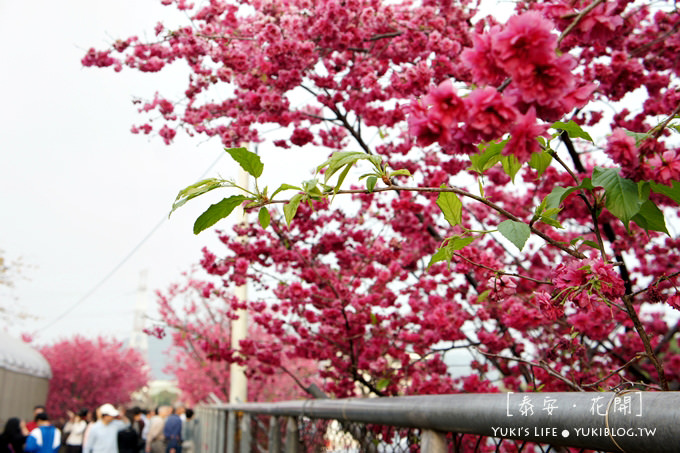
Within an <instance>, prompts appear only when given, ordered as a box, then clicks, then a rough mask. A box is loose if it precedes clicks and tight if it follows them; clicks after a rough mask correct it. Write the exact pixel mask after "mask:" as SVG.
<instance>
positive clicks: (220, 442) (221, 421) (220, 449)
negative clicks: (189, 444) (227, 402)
mask: <svg viewBox="0 0 680 453" xmlns="http://www.w3.org/2000/svg"><path fill="white" fill-rule="evenodd" d="M225 424H226V419H225V415H224V411H223V410H220V409H218V410H217V423H216V425H217V426H215V431H216V434H217V436H216V438H217V453H224V448H225V445H224V444H225V441H226V439H225V435H224V427H225Z"/></svg>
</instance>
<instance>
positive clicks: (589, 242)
mask: <svg viewBox="0 0 680 453" xmlns="http://www.w3.org/2000/svg"><path fill="white" fill-rule="evenodd" d="M583 244H584V245H587V246H588V247H592V248H594V249H595V250H600V246H599V244H598V243H597V242H595V241H591V240H586V241H583Z"/></svg>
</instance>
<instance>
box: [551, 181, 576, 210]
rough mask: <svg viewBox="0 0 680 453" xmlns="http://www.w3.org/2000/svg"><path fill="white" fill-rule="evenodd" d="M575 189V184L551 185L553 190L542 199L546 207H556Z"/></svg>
mask: <svg viewBox="0 0 680 453" xmlns="http://www.w3.org/2000/svg"><path fill="white" fill-rule="evenodd" d="M576 190H578V187H576V186H571V187H559V186H558V187H553V190H552V191H551V192H550V193H549V194H548V195H546V197H545V199H544V200H543V201H545V207H546V209H558V208H559V207H560V205H561V204H562V202H563V201H564V200H565V199H566V198H567V197H568V196H569V195H571V194H572V193H573V192H574V191H576Z"/></svg>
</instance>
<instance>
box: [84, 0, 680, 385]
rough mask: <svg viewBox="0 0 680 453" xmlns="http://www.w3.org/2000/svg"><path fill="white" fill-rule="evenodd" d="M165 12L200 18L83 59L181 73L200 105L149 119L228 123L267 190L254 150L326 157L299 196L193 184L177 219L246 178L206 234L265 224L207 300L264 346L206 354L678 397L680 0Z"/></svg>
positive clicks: (212, 270) (157, 124) (274, 4)
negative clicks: (244, 297) (466, 362)
mask: <svg viewBox="0 0 680 453" xmlns="http://www.w3.org/2000/svg"><path fill="white" fill-rule="evenodd" d="M163 3H164V4H166V5H168V6H172V7H175V8H178V9H179V10H182V11H185V12H186V13H187V14H188V15H189V17H190V18H191V22H190V23H187V25H186V26H184V27H180V28H176V29H171V30H168V29H166V28H165V26H164V25H163V24H162V23H159V24H158V25H157V26H156V28H155V32H156V36H157V39H156V41H154V42H142V41H141V40H139V39H138V38H137V37H130V38H127V39H121V40H118V41H116V42H115V43H113V44H112V47H111V49H107V50H95V49H90V50H89V51H88V52H87V55H86V56H85V57H84V59H83V64H84V65H86V66H98V67H113V69H114V70H116V71H120V70H122V69H123V67H127V68H130V69H133V70H139V71H143V72H157V71H161V70H163V69H164V68H165V67H167V66H168V65H171V64H179V62H180V61H183V62H184V64H185V65H186V67H187V68H188V69H187V70H188V73H189V74H188V82H187V87H186V90H185V92H184V97H183V98H181V99H167V98H165V97H164V96H163V95H162V94H161V93H157V94H156V96H155V97H154V98H153V99H151V100H149V101H137V102H138V105H139V109H140V112H141V113H142V114H144V115H145V117H146V118H148V120H147V121H145V122H143V123H142V124H140V125H136V126H134V127H133V128H132V131H133V132H134V133H143V134H151V133H152V132H153V133H156V134H158V135H159V136H160V137H161V138H162V139H163V140H164V141H165V142H166V143H170V142H171V141H172V140H173V138H174V137H175V135H176V133H177V132H178V131H183V132H185V133H188V134H189V135H196V134H198V135H204V136H208V137H219V139H220V141H221V142H222V144H223V145H224V146H226V147H227V148H228V149H227V152H229V154H230V155H231V157H233V158H234V160H235V161H236V162H238V164H239V165H241V167H243V169H244V170H245V171H247V172H248V173H250V174H251V175H252V176H254V177H255V178H259V177H260V176H261V174H262V168H263V165H266V164H267V162H262V161H261V160H260V158H259V156H257V155H255V154H254V153H252V152H250V151H249V150H246V149H245V148H242V147H241V146H242V144H245V143H253V142H260V143H261V146H267V147H271V148H274V147H275V148H277V149H279V150H280V152H282V153H285V152H286V150H287V149H289V148H293V147H313V148H314V149H316V150H318V153H319V159H318V161H316V162H314V164H315V165H318V171H317V174H316V175H312V176H311V178H312V179H310V180H309V181H305V182H303V183H301V184H300V183H297V182H295V181H291V183H290V184H284V185H282V186H281V187H279V188H278V189H276V190H273V191H271V192H270V191H269V190H268V189H267V188H266V187H263V186H264V184H265V183H266V181H265V182H263V181H259V179H258V180H257V183H256V185H255V187H254V188H253V187H239V186H238V185H237V184H236V183H235V182H233V181H226V180H222V179H219V178H211V179H207V180H204V181H200V182H198V183H196V184H194V185H192V186H189V187H187V188H186V189H185V190H183V191H181V192H180V194H179V196H178V199H177V200H176V202H175V205H174V207H173V209H176V208H178V207H180V206H181V205H183V204H184V203H186V202H187V201H189V200H191V199H193V198H196V197H197V196H199V195H201V194H203V193H205V192H208V191H212V190H217V189H225V190H231V191H232V192H235V194H233V195H231V196H229V197H227V198H225V199H224V200H223V201H222V202H220V203H217V204H215V205H213V206H211V207H209V208H208V210H206V212H205V213H204V214H203V215H201V216H200V217H199V218H198V219H197V221H196V224H195V226H194V232H196V233H198V232H200V231H203V230H205V229H208V228H210V227H212V226H213V225H215V224H216V223H217V222H218V221H219V220H220V219H221V218H224V217H226V216H227V215H229V214H230V213H231V212H232V211H233V210H234V209H235V208H236V207H237V206H238V205H242V204H244V205H245V207H246V209H249V210H252V211H254V212H257V213H258V222H257V223H252V224H248V225H245V226H237V227H235V228H234V231H219V232H218V234H219V236H220V239H221V240H222V242H223V244H224V249H223V250H219V251H214V250H213V251H210V250H204V252H203V259H202V261H201V263H200V264H201V266H202V268H203V270H204V272H205V274H206V275H205V278H204V283H203V285H204V286H203V289H202V291H200V292H197V293H196V294H195V295H194V296H193V297H194V298H198V299H199V300H200V301H201V303H204V304H206V305H209V306H214V307H216V308H215V309H219V310H222V311H224V314H225V316H227V317H230V316H234V314H235V313H236V312H237V310H239V309H242V308H247V309H248V310H249V311H250V313H251V317H252V320H253V323H254V324H256V325H258V326H259V327H260V328H261V329H263V330H264V332H266V333H267V335H268V336H269V337H268V338H267V339H266V340H265V341H264V343H259V342H258V341H257V339H249V340H248V341H245V342H243V343H242V344H241V348H240V350H239V351H235V350H232V349H231V348H230V347H228V346H223V345H224V344H228V342H227V340H226V339H227V338H228V336H227V335H228V332H227V331H225V330H224V329H223V328H222V329H221V330H220V332H221V335H222V336H223V337H222V338H223V340H218V339H216V338H215V336H214V335H213V333H212V332H211V330H210V329H212V328H213V327H215V328H217V327H216V325H215V326H211V325H209V324H208V325H201V326H198V325H196V326H193V325H192V326H187V328H186V330H185V333H184V334H185V335H188V336H190V337H191V338H193V339H195V340H196V341H200V340H205V342H204V343H203V346H201V347H202V349H203V350H204V351H209V352H210V351H212V353H216V352H215V351H219V352H218V353H217V354H218V355H219V358H220V360H222V361H224V362H225V363H231V362H238V363H243V364H248V365H249V366H250V367H251V368H252V369H257V370H260V371H261V372H263V373H267V372H271V370H272V369H275V368H276V367H279V366H285V363H286V361H287V360H289V359H294V358H304V359H309V360H314V361H316V363H317V364H318V375H319V377H320V378H322V379H323V384H324V389H325V390H326V391H327V392H329V393H332V394H334V395H337V396H348V395H356V394H360V393H372V394H375V395H380V396H382V395H393V394H409V393H421V394H422V393H443V392H456V391H477V392H492V391H498V390H502V389H506V390H520V389H521V390H539V389H541V390H545V391H563V390H598V389H601V388H611V387H617V386H622V385H630V384H633V383H636V384H640V385H642V386H646V387H650V388H659V389H677V388H678V387H679V386H680V375H679V373H680V354H678V353H677V351H678V336H677V332H678V328H679V327H680V324H678V323H677V322H676V321H675V319H677V312H676V311H674V310H677V309H680V295H679V294H678V292H677V283H678V282H677V278H678V266H677V262H678V259H679V258H680V252H679V250H678V246H679V245H680V242H679V240H678V238H677V237H676V234H675V232H674V229H673V227H674V226H675V225H677V205H678V202H680V184H679V183H678V181H679V180H680V159H679V158H678V155H677V150H676V145H677V139H676V138H675V137H674V136H673V134H674V132H676V131H677V130H678V129H679V128H680V125H679V123H678V121H677V117H678V113H679V112H680V91H679V90H678V71H679V70H680V65H679V64H678V61H679V60H678V58H677V55H678V50H680V49H679V48H680V34H679V33H677V32H678V29H679V28H680V15H679V14H678V11H677V10H676V9H675V5H674V4H673V3H672V2H655V3H653V4H651V3H647V2H632V1H628V0H616V1H606V2H605V1H602V0H594V1H592V2H589V1H565V0H553V1H546V2H534V1H519V2H517V3H516V14H514V15H513V16H512V17H510V18H509V19H508V20H507V21H505V22H504V23H501V22H500V21H499V20H497V19H496V18H494V17H493V16H483V15H481V14H478V6H479V5H478V4H477V3H475V2H472V1H464V0H463V1H460V2H452V1H449V0H424V1H420V2H411V1H408V0H404V1H395V2H393V1H390V2H381V1H379V0H317V1H314V0H256V1H249V2H239V1H231V2H228V1H219V0H213V1H209V2H201V3H200V4H193V3H189V2H187V1H186V0H164V1H163ZM272 124H274V125H278V126H279V130H278V132H277V135H276V136H275V137H270V136H268V135H267V134H265V133H263V132H262V131H263V130H264V128H263V126H267V129H270V126H271V125H272ZM354 166H357V167H361V169H365V171H366V173H365V174H364V175H363V176H362V177H361V178H360V179H361V180H362V183H361V184H362V185H359V184H358V181H357V180H356V179H354V180H353V184H354V185H352V186H351V187H350V188H349V189H347V188H342V183H343V182H344V181H345V180H346V179H347V178H349V180H352V179H353V178H352V177H351V176H348V175H350V170H351V169H352V168H353V167H354ZM364 180H365V181H364ZM277 196H278V197H277ZM340 197H345V198H344V200H345V201H344V203H343V204H342V205H340V204H339V203H338V201H337V199H338V198H340ZM350 200H351V201H350ZM331 201H333V203H331ZM192 203H198V201H192ZM281 205H282V206H283V208H282V210H279V209H278V207H279V206H281ZM238 236H243V237H247V241H242V240H240V239H239V238H238ZM246 282H248V283H249V284H250V285H252V286H253V287H254V288H256V289H257V290H258V292H257V294H258V295H259V296H258V297H257V298H256V299H255V300H252V301H249V302H247V303H243V302H240V301H239V300H237V299H235V298H234V297H233V296H232V295H231V289H232V288H233V287H234V286H235V285H241V284H244V283H246ZM187 285H194V286H195V283H194V282H188V283H187ZM166 322H167V320H166ZM218 335H219V333H218ZM271 338H275V339H276V341H277V343H276V344H278V345H279V346H278V348H276V349H273V350H272V349H271V348H267V347H264V345H265V344H271V343H268V342H270V341H271ZM459 349H465V350H467V351H469V352H470V355H471V356H470V357H471V359H470V365H471V371H470V372H469V373H466V374H464V375H463V376H454V375H452V374H451V373H449V372H448V368H447V358H446V357H447V355H448V354H449V353H451V351H454V350H459ZM282 350H283V351H285V353H284V354H281V353H280V351H282Z"/></svg>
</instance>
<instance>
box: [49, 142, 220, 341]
mask: <svg viewBox="0 0 680 453" xmlns="http://www.w3.org/2000/svg"><path fill="white" fill-rule="evenodd" d="M223 156H224V154H223V153H220V155H219V156H218V157H217V159H215V160H214V161H213V163H211V164H210V166H209V167H208V168H207V169H206V170H205V171H204V172H203V174H202V175H201V176H200V177H199V178H198V179H199V180H201V179H204V178H205V177H206V176H207V174H208V173H209V172H210V170H212V169H213V168H214V167H215V165H217V163H218V162H219V161H220V160H221V159H222V157H223ZM167 219H168V218H167V216H166V215H164V216H163V218H161V220H160V221H159V222H158V223H157V224H156V225H155V226H154V227H153V228H152V229H151V230H150V231H149V232H148V233H147V234H146V236H144V238H143V239H142V240H141V241H139V243H137V245H135V246H134V247H133V248H132V250H130V252H128V253H127V255H125V257H123V259H122V260H120V261H119V262H118V264H116V265H115V266H114V267H113V268H112V269H111V270H110V271H109V272H108V273H107V274H106V275H105V276H104V277H103V278H102V279H101V280H99V282H98V283H97V284H95V285H94V286H93V287H92V288H90V290H89V291H87V292H86V293H85V294H84V295H83V296H82V297H81V298H80V299H78V300H77V301H75V302H74V303H73V304H71V306H69V307H68V308H67V309H66V310H64V311H63V312H62V313H61V314H60V315H59V316H57V317H56V318H54V319H52V320H51V321H50V322H48V323H47V324H45V325H44V326H43V327H41V328H40V329H38V332H44V331H45V330H47V329H49V328H50V327H52V326H54V325H55V324H56V323H58V322H59V321H61V320H62V319H64V318H65V317H66V316H68V315H69V314H71V313H72V312H73V310H75V309H76V308H78V307H79V306H80V305H81V304H82V303H83V302H85V301H86V300H88V299H89V298H90V297H92V295H93V294H94V293H96V292H97V290H99V288H101V287H102V286H103V285H104V284H105V283H106V282H107V281H109V279H110V278H111V277H113V276H114V275H115V274H116V272H118V271H119V270H120V268H122V267H123V266H124V265H125V264H126V263H127V262H128V261H129V260H130V258H132V257H133V256H134V254H135V253H137V251H138V250H139V249H140V248H142V246H143V245H144V244H145V243H146V242H147V241H148V240H149V239H151V237H152V236H153V235H154V234H155V233H156V232H157V231H158V230H159V229H160V227H161V226H163V224H164V223H165V222H166V221H167Z"/></svg>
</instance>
